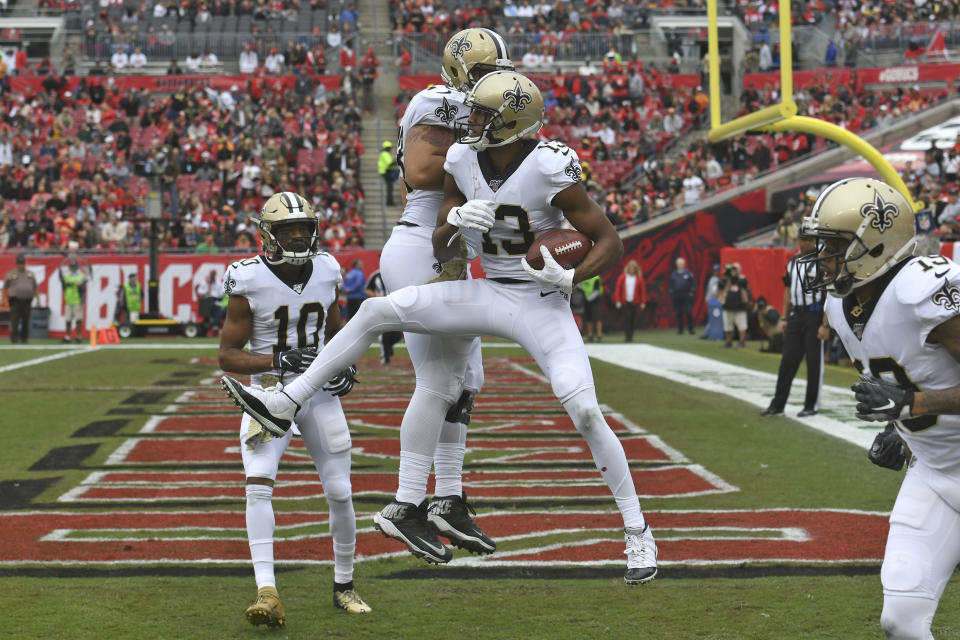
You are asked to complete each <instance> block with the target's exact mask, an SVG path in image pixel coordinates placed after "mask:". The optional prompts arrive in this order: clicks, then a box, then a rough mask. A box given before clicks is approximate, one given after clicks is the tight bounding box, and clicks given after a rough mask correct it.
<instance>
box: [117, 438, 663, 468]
mask: <svg viewBox="0 0 960 640" xmlns="http://www.w3.org/2000/svg"><path fill="white" fill-rule="evenodd" d="M620 441H621V443H622V444H623V449H624V451H625V452H626V454H627V460H628V461H630V462H670V461H672V460H673V459H674V458H673V457H671V456H670V455H669V454H668V453H667V452H666V451H665V450H664V449H662V448H660V447H659V446H658V444H657V442H658V441H659V439H655V438H653V437H651V436H633V437H623V438H621V439H620ZM127 443H128V445H130V446H124V447H121V449H120V450H118V451H117V452H115V453H114V454H113V455H111V456H110V458H109V459H108V460H107V464H114V465H115V464H183V463H185V462H186V463H194V464H196V463H209V464H214V463H219V462H237V460H238V459H239V457H240V440H239V437H238V438H236V439H221V438H175V439H174V438H170V439H156V440H154V439H146V438H145V439H139V440H135V441H132V440H128V441H127ZM479 452H484V453H489V452H498V453H501V454H502V455H499V456H494V457H492V458H490V457H487V456H485V457H484V460H485V461H499V462H592V461H593V456H592V455H591V454H590V448H589V446H587V443H586V441H585V440H583V439H582V438H579V437H576V438H563V439H561V438H556V439H539V440H537V439H522V440H506V439H503V440H501V439H497V440H473V441H471V442H469V443H468V449H467V457H468V460H469V459H470V456H471V454H477V453H479ZM353 455H354V456H360V455H368V456H375V457H380V458H396V459H399V458H400V440H399V439H398V438H357V439H355V440H354V441H353ZM304 459H309V456H308V454H307V450H306V446H304V444H303V441H302V440H299V439H298V440H293V441H292V442H291V444H290V448H288V449H287V452H286V454H284V457H283V459H282V460H281V461H280V464H281V466H282V465H283V464H284V462H292V461H295V460H300V461H303V460H304Z"/></svg>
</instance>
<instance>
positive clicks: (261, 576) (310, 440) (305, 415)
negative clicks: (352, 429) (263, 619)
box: [240, 391, 357, 589]
mask: <svg viewBox="0 0 960 640" xmlns="http://www.w3.org/2000/svg"><path fill="white" fill-rule="evenodd" d="M249 425H250V416H249V415H247V414H244V415H243V419H242V421H241V423H240V451H241V455H242V457H243V470H244V473H245V475H246V477H247V478H262V479H266V480H270V481H275V480H276V479H277V468H278V467H279V465H280V458H282V457H283V454H284V452H285V451H286V450H287V447H288V446H289V445H290V440H291V439H292V438H293V434H294V429H293V428H291V429H290V430H289V431H287V433H286V434H284V436H283V437H282V438H276V437H274V438H273V439H271V440H269V441H268V442H264V443H261V444H259V445H258V446H257V447H256V448H254V449H248V448H247V446H246V444H244V442H243V440H244V436H245V434H246V433H247V428H248V427H249ZM296 426H297V428H298V429H299V431H300V434H301V435H302V437H303V442H304V444H305V445H306V446H307V451H308V452H309V453H310V458H311V459H312V460H313V465H314V467H315V468H316V470H317V473H318V474H319V476H320V482H321V483H322V484H323V495H324V497H325V498H326V499H327V504H328V507H329V509H330V536H331V538H332V539H333V555H334V580H335V581H336V582H339V583H346V582H350V581H351V580H352V579H353V554H354V551H355V549H356V542H357V519H356V515H355V513H354V510H353V500H352V498H351V491H352V489H351V485H350V447H349V446H348V447H347V448H346V450H343V451H339V452H337V453H330V452H328V451H327V450H326V446H327V438H326V436H325V435H324V433H323V431H324V430H325V429H327V430H330V431H332V432H340V431H341V430H345V429H347V419H346V417H345V416H344V414H343V409H342V408H341V406H340V399H339V398H337V397H335V396H332V395H330V394H329V393H327V392H326V391H320V392H319V393H317V394H316V395H314V396H313V397H312V398H311V399H310V400H309V401H308V403H307V404H306V405H304V406H303V407H302V408H301V410H300V412H299V413H298V414H297V423H296ZM348 433H349V432H348ZM348 444H349V443H348ZM246 491H247V539H248V542H249V544H250V555H251V558H252V560H253V566H254V574H255V576H256V579H257V588H258V589H259V588H261V587H265V586H276V580H275V577H274V571H273V564H274V563H273V533H274V529H275V520H274V513H273V504H272V496H273V487H272V486H270V485H264V484H247V486H246Z"/></svg>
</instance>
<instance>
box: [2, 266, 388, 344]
mask: <svg viewBox="0 0 960 640" xmlns="http://www.w3.org/2000/svg"><path fill="white" fill-rule="evenodd" d="M15 256H16V254H15V253H12V252H7V253H3V254H0V274H3V275H5V274H6V273H7V272H8V271H10V270H12V269H13V268H14V266H15V260H16V257H15ZM247 257H249V254H242V255H240V254H219V255H178V254H162V255H160V256H159V258H158V269H159V272H160V273H159V277H158V303H159V311H160V314H161V315H162V316H164V317H166V318H172V319H174V320H177V321H179V322H189V321H192V320H196V319H197V316H196V314H197V298H196V294H195V288H196V286H197V284H199V283H200V282H201V281H203V280H205V279H206V278H207V277H208V276H209V275H210V273H211V272H214V273H216V274H217V277H218V278H221V279H222V277H223V274H224V272H225V271H226V268H227V266H229V265H230V263H231V262H234V261H236V260H240V259H243V258H247ZM336 258H337V260H338V261H339V262H340V264H341V266H343V267H346V268H347V269H349V268H350V266H351V265H352V264H353V261H354V260H357V259H360V260H362V261H363V266H364V273H365V274H366V275H367V276H369V275H370V274H371V273H372V272H373V271H374V270H376V269H378V268H379V265H380V253H379V252H378V251H367V250H360V251H343V252H340V253H338V254H336ZM79 263H80V266H81V268H82V269H83V270H84V271H86V273H87V277H88V280H87V283H86V287H85V288H86V292H85V297H84V321H83V326H84V328H85V330H89V329H91V328H93V327H98V328H101V329H102V328H104V327H106V326H108V325H109V324H110V323H111V322H113V320H114V314H115V312H116V308H117V300H118V293H119V291H120V286H121V285H122V284H123V283H124V282H125V281H126V280H127V278H128V277H129V274H131V273H133V274H136V276H137V278H138V279H139V281H140V284H141V285H142V286H143V288H144V292H145V293H144V295H145V296H146V289H147V283H148V282H149V280H150V273H149V272H150V260H149V258H148V256H146V255H122V254H103V255H91V256H82V257H80V259H79ZM67 268H68V262H67V259H66V258H65V257H63V256H56V255H54V256H38V257H33V256H29V257H28V258H27V269H29V270H30V271H32V272H33V274H34V275H35V276H36V279H37V283H38V285H39V290H38V293H37V297H36V298H35V299H34V306H36V307H48V308H49V309H50V332H51V334H53V335H57V334H58V333H59V332H63V331H64V329H65V324H64V321H63V310H64V306H63V286H62V284H61V282H60V276H59V270H60V269H64V270H66V269H67ZM147 311H150V310H149V309H147Z"/></svg>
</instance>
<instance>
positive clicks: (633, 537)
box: [623, 523, 657, 585]
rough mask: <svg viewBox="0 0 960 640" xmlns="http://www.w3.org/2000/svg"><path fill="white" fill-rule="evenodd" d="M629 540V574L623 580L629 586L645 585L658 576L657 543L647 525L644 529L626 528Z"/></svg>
mask: <svg viewBox="0 0 960 640" xmlns="http://www.w3.org/2000/svg"><path fill="white" fill-rule="evenodd" d="M623 534H624V537H625V538H626V540H627V550H626V551H624V553H625V554H627V572H626V573H625V574H624V576H623V579H624V581H625V582H626V583H627V584H629V585H636V584H644V583H646V582H650V581H651V580H653V578H654V576H656V575H657V543H656V542H654V540H653V532H652V531H650V524H649V523H647V524H645V525H644V526H643V529H637V528H630V527H628V528H626V529H624V530H623Z"/></svg>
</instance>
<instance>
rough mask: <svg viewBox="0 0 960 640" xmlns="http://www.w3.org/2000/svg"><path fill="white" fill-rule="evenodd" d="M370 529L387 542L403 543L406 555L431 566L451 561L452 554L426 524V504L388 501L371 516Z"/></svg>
mask: <svg viewBox="0 0 960 640" xmlns="http://www.w3.org/2000/svg"><path fill="white" fill-rule="evenodd" d="M373 526H374V528H376V529H377V531H379V532H380V533H382V534H383V535H385V536H386V537H388V538H394V539H396V540H399V541H401V542H403V543H404V544H405V545H407V548H409V549H410V553H412V554H413V555H415V556H417V557H418V558H423V559H424V560H426V561H427V562H429V563H431V564H445V563H447V562H450V560H451V559H453V551H451V550H450V549H449V548H448V547H447V546H446V545H444V544H443V543H442V542H440V538H438V537H437V534H436V532H435V531H434V530H433V527H431V526H430V523H429V522H427V501H426V500H424V501H423V502H421V503H420V505H419V506H416V505H413V504H411V503H409V502H397V501H396V500H391V501H390V504H388V505H387V506H385V507H384V508H383V509H382V510H381V511H380V512H379V513H377V514H376V515H374V516H373Z"/></svg>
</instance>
